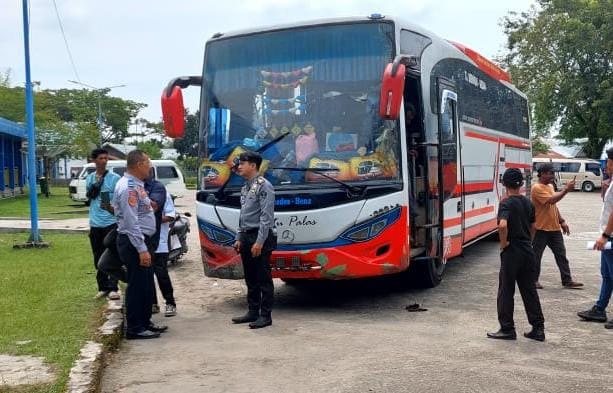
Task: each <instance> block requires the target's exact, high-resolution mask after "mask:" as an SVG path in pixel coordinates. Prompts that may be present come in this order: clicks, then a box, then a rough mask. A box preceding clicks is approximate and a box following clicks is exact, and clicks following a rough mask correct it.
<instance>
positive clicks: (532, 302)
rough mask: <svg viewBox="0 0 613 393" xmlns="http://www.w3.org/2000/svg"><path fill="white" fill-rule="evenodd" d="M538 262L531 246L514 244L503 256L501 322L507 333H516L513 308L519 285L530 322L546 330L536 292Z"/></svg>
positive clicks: (499, 316) (499, 297)
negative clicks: (514, 331)
mask: <svg viewBox="0 0 613 393" xmlns="http://www.w3.org/2000/svg"><path fill="white" fill-rule="evenodd" d="M535 268H536V262H535V260H534V252H533V251H532V248H531V247H530V243H528V242H526V243H525V244H520V245H517V244H515V245H514V244H511V245H509V246H508V247H507V248H505V249H504V251H503V252H502V253H501V254H500V274H499V278H498V280H499V281H498V321H499V322H500V328H501V329H502V330H505V331H509V330H514V329H515V323H514V322H513V308H514V305H515V302H514V300H513V298H514V296H515V283H517V286H518V288H519V293H520V294H521V298H522V300H523V302H524V308H525V309H526V314H527V315H528V322H530V325H532V326H533V327H544V325H545V318H544V317H543V310H542V309H541V302H540V300H539V295H538V293H537V291H536V285H535V283H536V280H535V274H536V270H535Z"/></svg>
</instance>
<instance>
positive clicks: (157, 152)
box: [136, 141, 162, 160]
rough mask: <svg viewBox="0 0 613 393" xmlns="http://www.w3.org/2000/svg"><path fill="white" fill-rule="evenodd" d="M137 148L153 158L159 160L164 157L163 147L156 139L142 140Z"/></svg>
mask: <svg viewBox="0 0 613 393" xmlns="http://www.w3.org/2000/svg"><path fill="white" fill-rule="evenodd" d="M136 148H137V149H140V150H142V151H144V152H145V153H147V155H148V156H149V158H151V159H152V160H159V159H160V158H162V148H161V146H160V142H156V141H147V142H141V143H139V144H137V145H136Z"/></svg>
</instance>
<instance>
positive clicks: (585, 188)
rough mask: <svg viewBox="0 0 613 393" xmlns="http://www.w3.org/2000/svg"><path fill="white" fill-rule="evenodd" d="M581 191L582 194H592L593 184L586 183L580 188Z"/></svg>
mask: <svg viewBox="0 0 613 393" xmlns="http://www.w3.org/2000/svg"><path fill="white" fill-rule="evenodd" d="M581 189H582V190H583V191H584V192H592V191H594V183H592V182H591V181H586V182H584V183H583V185H582V186H581Z"/></svg>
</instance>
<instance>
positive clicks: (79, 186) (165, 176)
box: [68, 160, 187, 202]
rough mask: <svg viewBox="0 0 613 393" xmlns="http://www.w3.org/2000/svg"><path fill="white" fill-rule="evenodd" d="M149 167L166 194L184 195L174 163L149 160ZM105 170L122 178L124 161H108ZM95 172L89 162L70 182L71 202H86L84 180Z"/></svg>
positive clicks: (179, 172) (182, 184)
mask: <svg viewBox="0 0 613 393" xmlns="http://www.w3.org/2000/svg"><path fill="white" fill-rule="evenodd" d="M151 167H152V169H153V174H154V175H155V178H156V179H157V180H158V181H159V182H160V183H162V184H163V185H164V186H165V187H166V189H167V190H168V192H170V195H172V196H174V197H182V196H184V195H185V193H186V192H187V189H186V188H185V179H184V177H183V173H181V170H180V169H179V167H178V166H177V164H176V163H175V162H174V161H172V160H151ZM106 168H107V169H108V170H109V171H113V172H115V173H116V174H118V175H119V176H123V174H124V172H125V171H126V161H125V160H111V161H108V162H107V164H106ZM95 170H96V165H95V164H94V163H93V162H90V163H89V164H86V165H85V166H84V167H83V169H82V170H81V172H80V173H79V174H78V175H77V176H76V177H75V178H73V179H72V180H71V181H70V185H69V186H68V192H69V193H70V198H72V200H73V201H77V202H87V197H86V196H85V192H86V190H85V178H86V177H87V175H89V174H90V173H92V172H94V171H95Z"/></svg>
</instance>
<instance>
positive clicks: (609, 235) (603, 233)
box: [602, 232, 611, 239]
mask: <svg viewBox="0 0 613 393" xmlns="http://www.w3.org/2000/svg"><path fill="white" fill-rule="evenodd" d="M602 236H603V237H606V238H607V239H608V238H610V237H611V234H609V233H606V232H602Z"/></svg>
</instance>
